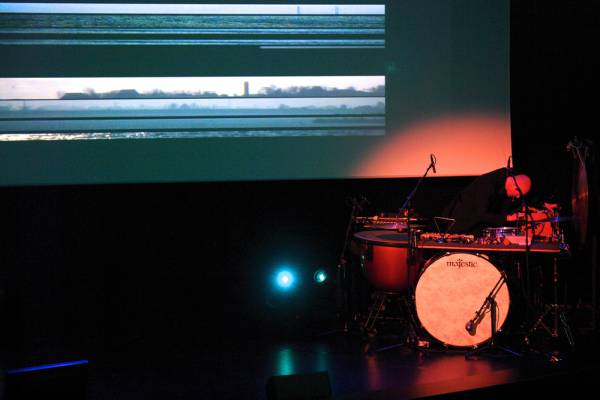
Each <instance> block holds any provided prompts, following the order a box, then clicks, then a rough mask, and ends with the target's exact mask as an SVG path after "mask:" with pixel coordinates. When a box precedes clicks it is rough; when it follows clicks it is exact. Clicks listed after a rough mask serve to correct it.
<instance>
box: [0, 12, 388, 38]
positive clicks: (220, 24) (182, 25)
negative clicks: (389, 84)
mask: <svg viewBox="0 0 600 400" xmlns="http://www.w3.org/2000/svg"><path fill="white" fill-rule="evenodd" d="M0 45H69V46H71V45H169V46H172V45H184V46H197V45H200V46H202V45H208V46H231V45H234V46H258V47H261V48H289V47H293V48H298V47H309V48H315V47H316V48H318V47H360V48H364V47H366V48H369V47H375V48H377V47H384V46H385V6H384V5H358V4H357V5H344V4H341V5H335V4H332V5H327V4H324V5H316V4H312V5H310V4H295V5H294V4H287V5H284V4H272V5H266V4H108V3H100V4H98V3H95V4H86V3H68V4H66V3H0Z"/></svg>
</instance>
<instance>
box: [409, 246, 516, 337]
mask: <svg viewBox="0 0 600 400" xmlns="http://www.w3.org/2000/svg"><path fill="white" fill-rule="evenodd" d="M501 278H504V275H503V274H502V273H501V272H500V271H499V270H498V269H497V268H496V267H495V266H494V265H493V264H492V263H491V262H489V261H488V260H487V259H486V258H484V257H483V256H480V255H476V254H469V253H448V254H444V255H441V256H437V257H433V258H431V259H430V260H429V261H428V262H427V263H426V264H425V267H424V268H423V271H422V272H421V275H420V276H419V279H418V281H417V285H416V289H415V307H416V311H417V317H418V318H419V321H420V323H421V325H422V327H423V328H424V329H425V330H426V331H427V332H428V333H429V334H430V335H431V336H432V337H433V338H435V339H437V340H438V341H439V342H441V343H443V344H445V345H448V346H454V347H471V348H473V347H477V346H479V345H480V344H482V343H484V342H486V341H488V340H489V339H491V337H492V327H491V319H490V315H491V313H490V310H489V307H488V308H487V309H486V310H485V314H483V315H484V316H483V318H480V320H479V321H477V322H476V323H475V329H474V330H471V332H467V329H466V325H467V323H468V322H469V321H470V320H472V319H473V318H474V317H475V314H476V312H477V311H478V310H479V309H480V308H481V306H482V305H483V304H484V302H485V300H486V298H487V297H488V295H489V294H490V292H492V290H493V289H494V287H495V286H496V284H497V283H498V282H499V281H500V279H501ZM495 301H496V304H497V306H498V308H497V312H496V318H497V323H496V330H497V331H500V330H501V329H502V326H503V325H504V322H505V321H506V316H507V315H508V309H509V307H510V296H509V291H508V287H507V284H506V281H505V280H503V281H502V283H501V286H500V289H499V291H498V292H497V295H496V298H495Z"/></svg>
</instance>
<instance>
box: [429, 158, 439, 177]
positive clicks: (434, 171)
mask: <svg viewBox="0 0 600 400" xmlns="http://www.w3.org/2000/svg"><path fill="white" fill-rule="evenodd" d="M429 159H430V160H431V169H433V173H434V174H437V172H436V170H435V163H436V159H435V156H434V155H433V154H430V155H429Z"/></svg>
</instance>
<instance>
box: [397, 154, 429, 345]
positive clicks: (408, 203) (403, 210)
mask: <svg viewBox="0 0 600 400" xmlns="http://www.w3.org/2000/svg"><path fill="white" fill-rule="evenodd" d="M432 169H433V172H434V173H436V171H435V157H434V156H433V154H432V155H431V162H430V163H429V166H428V167H427V169H426V170H425V173H424V174H423V176H422V177H421V178H419V180H418V181H417V184H416V185H415V187H414V188H413V190H412V191H411V192H410V193H409V195H408V196H407V197H406V200H404V203H403V204H402V207H400V213H399V214H400V215H404V216H405V217H406V235H407V239H408V251H407V256H406V257H407V260H406V266H407V268H406V273H407V274H408V276H407V282H409V284H408V298H409V299H410V300H411V302H410V303H409V302H408V301H406V298H405V299H404V302H405V307H406V309H407V314H408V317H409V319H410V324H411V325H412V329H413V334H414V336H415V337H413V338H412V339H416V335H417V323H416V319H415V317H414V315H413V312H412V310H411V308H410V304H411V303H412V302H414V292H415V288H414V284H415V282H413V280H411V277H412V276H413V275H412V274H411V269H412V268H416V267H417V266H416V265H415V250H416V248H417V238H416V235H415V233H414V231H413V229H412V227H411V221H410V219H411V208H412V200H413V197H414V196H415V194H416V193H417V190H418V189H419V186H421V182H423V180H424V179H425V178H426V177H427V174H429V171H430V170H432Z"/></svg>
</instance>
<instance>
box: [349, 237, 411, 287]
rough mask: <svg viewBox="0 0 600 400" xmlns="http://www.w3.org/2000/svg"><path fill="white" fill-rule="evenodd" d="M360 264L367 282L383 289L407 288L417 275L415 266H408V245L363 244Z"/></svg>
mask: <svg viewBox="0 0 600 400" xmlns="http://www.w3.org/2000/svg"><path fill="white" fill-rule="evenodd" d="M361 266H362V269H363V272H364V274H365V277H366V278H367V280H368V281H369V283H370V284H371V285H373V286H374V287H375V288H376V289H379V290H385V291H404V290H407V289H408V288H409V287H410V286H411V285H412V284H413V283H414V282H415V278H416V275H417V273H416V271H417V268H416V267H410V268H409V266H408V246H405V247H396V246H394V247H392V246H382V245H376V244H364V245H363V251H362V254H361Z"/></svg>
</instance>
